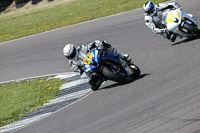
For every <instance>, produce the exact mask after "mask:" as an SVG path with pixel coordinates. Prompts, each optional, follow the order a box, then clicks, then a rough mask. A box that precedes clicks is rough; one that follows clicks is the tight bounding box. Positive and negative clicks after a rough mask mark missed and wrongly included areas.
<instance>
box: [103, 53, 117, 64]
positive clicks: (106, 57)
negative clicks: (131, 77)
mask: <svg viewBox="0 0 200 133" xmlns="http://www.w3.org/2000/svg"><path fill="white" fill-rule="evenodd" d="M102 60H108V61H111V62H113V61H114V62H115V63H119V62H120V59H119V58H118V57H117V55H116V54H114V53H111V52H104V53H103V54H102Z"/></svg>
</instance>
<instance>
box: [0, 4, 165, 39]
mask: <svg viewBox="0 0 200 133" xmlns="http://www.w3.org/2000/svg"><path fill="white" fill-rule="evenodd" d="M56 1H57V0H55V1H53V2H51V3H49V6H36V7H33V8H31V7H28V8H24V9H16V10H11V11H9V12H4V13H1V14H0V19H1V21H0V27H1V29H0V42H4V41H8V40H12V39H15V38H19V37H23V36H27V35H31V34H35V33H39V32H44V31H48V30H51V29H55V28H58V27H63V26H67V25H72V24H76V23H80V22H83V21H87V20H91V19H95V18H99V17H103V16H108V15H111V14H115V13H119V12H124V11H128V10H132V9H136V8H140V7H142V5H143V4H144V2H146V0H65V1H64V2H61V3H60V4H59V3H57V4H54V2H56ZM60 1H61V0H60ZM152 1H153V2H155V3H158V2H164V1H166V0H152ZM141 15H143V14H141Z"/></svg>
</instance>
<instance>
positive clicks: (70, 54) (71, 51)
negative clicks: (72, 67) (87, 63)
mask: <svg viewBox="0 0 200 133" xmlns="http://www.w3.org/2000/svg"><path fill="white" fill-rule="evenodd" d="M63 54H64V55H65V57H66V58H67V59H69V60H75V59H76V57H77V49H76V47H75V46H74V45H73V44H67V45H65V47H64V48H63Z"/></svg>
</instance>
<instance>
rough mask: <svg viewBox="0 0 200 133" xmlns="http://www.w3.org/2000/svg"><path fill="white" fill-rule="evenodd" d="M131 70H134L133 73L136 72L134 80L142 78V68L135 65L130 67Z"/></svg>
mask: <svg viewBox="0 0 200 133" xmlns="http://www.w3.org/2000/svg"><path fill="white" fill-rule="evenodd" d="M130 68H132V70H133V72H134V74H133V77H134V78H137V77H139V76H140V73H141V72H140V68H139V67H138V66H136V65H135V64H131V65H130Z"/></svg>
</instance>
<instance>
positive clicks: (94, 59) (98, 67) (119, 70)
mask: <svg viewBox="0 0 200 133" xmlns="http://www.w3.org/2000/svg"><path fill="white" fill-rule="evenodd" d="M83 62H84V69H85V70H84V71H85V72H86V73H87V72H89V71H92V73H93V79H92V80H95V81H97V80H98V78H102V79H106V80H112V81H115V82H119V83H129V82H131V81H133V79H134V78H135V77H139V76H140V69H139V67H138V66H136V65H135V64H134V63H128V62H126V61H124V60H122V59H120V58H119V57H118V56H117V55H115V54H114V53H111V52H106V51H101V50H99V49H97V48H95V49H93V50H91V51H89V52H88V53H87V54H86V55H85V56H84V58H83ZM99 87H100V85H92V86H91V89H92V90H97V89H98V88H99Z"/></svg>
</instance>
